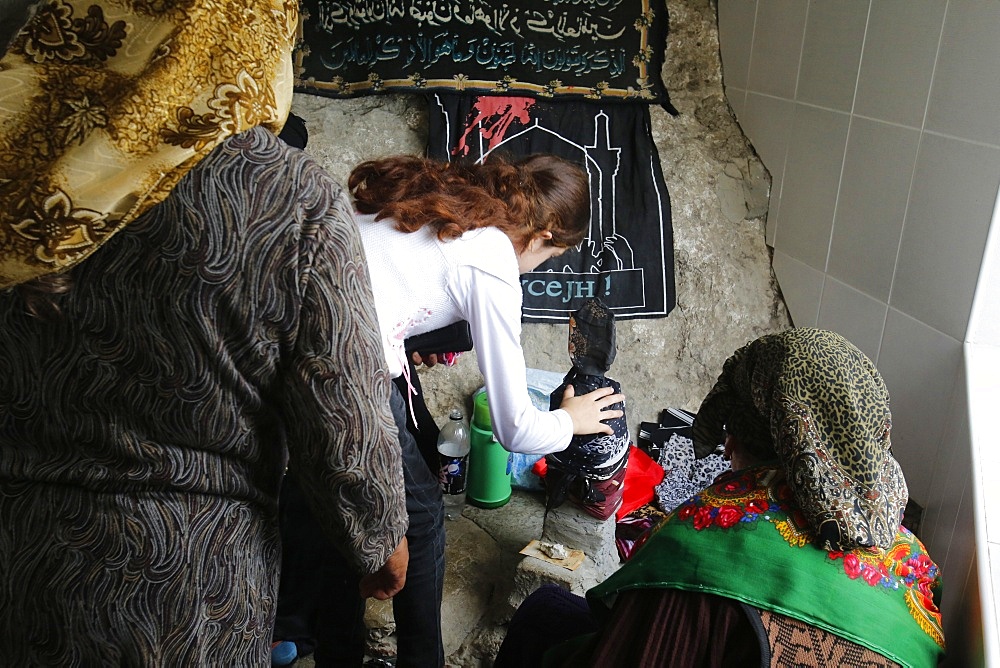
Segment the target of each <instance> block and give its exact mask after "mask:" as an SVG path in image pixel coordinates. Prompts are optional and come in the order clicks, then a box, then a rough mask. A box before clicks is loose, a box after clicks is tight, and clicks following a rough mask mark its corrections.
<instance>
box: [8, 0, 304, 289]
mask: <svg viewBox="0 0 1000 668" xmlns="http://www.w3.org/2000/svg"><path fill="white" fill-rule="evenodd" d="M297 7H298V3H297V2H296V1H295V0H177V1H176V2H165V1H164V0H57V1H55V2H51V3H46V4H45V5H43V6H42V7H41V8H39V9H38V11H37V12H36V13H35V15H34V16H33V17H32V19H31V20H30V21H29V22H28V23H27V24H26V26H25V27H24V28H23V30H22V31H21V32H20V34H19V35H18V36H17V37H16V38H15V39H14V41H13V43H12V44H11V47H10V48H9V49H8V50H7V52H6V54H4V56H3V58H2V60H0V288H5V287H9V286H12V285H17V284H19V283H23V282H25V281H28V280H31V279H32V278H36V277H38V276H42V275H45V274H50V273H57V272H61V271H63V270H65V269H67V268H69V267H71V266H73V265H75V264H76V263H78V262H80V261H81V260H83V259H84V258H86V257H87V256H89V255H90V254H91V253H93V252H94V250H95V249H96V248H97V247H99V246H100V245H101V244H102V243H104V242H105V241H106V240H107V239H108V238H109V237H111V236H112V235H113V234H115V233H116V232H117V231H119V230H121V229H122V228H123V227H124V226H125V225H127V224H128V223H129V222H131V221H132V220H134V219H135V218H136V217H137V216H139V215H141V214H142V213H143V212H144V211H146V210H148V209H149V208H150V207H152V206H153V205H155V204H157V203H158V202H161V201H162V200H163V199H164V198H165V197H166V196H167V194H168V193H169V192H170V189H171V188H173V187H174V185H175V184H176V183H177V182H178V181H179V180H180V178H181V177H182V176H183V175H184V174H185V173H186V172H187V171H188V170H190V169H191V168H192V167H193V166H194V165H195V164H197V163H198V161H199V160H201V159H202V158H204V157H205V156H207V155H208V153H209V152H210V151H211V150H212V148H213V147H215V146H217V145H218V144H219V143H220V142H221V141H222V140H224V139H225V138H226V137H229V136H232V135H235V134H238V133H240V132H242V131H244V130H247V129H249V128H252V127H254V126H257V125H265V126H268V127H269V128H270V129H272V130H274V131H277V130H280V128H281V124H282V123H283V122H284V119H285V117H286V115H287V113H288V110H289V108H290V106H291V96H292V80H293V76H292V62H291V50H292V45H293V42H294V34H295V30H296V26H297V12H298V9H297Z"/></svg>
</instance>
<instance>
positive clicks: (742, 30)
mask: <svg viewBox="0 0 1000 668" xmlns="http://www.w3.org/2000/svg"><path fill="white" fill-rule="evenodd" d="M756 13H757V4H756V3H753V2H724V3H722V4H720V5H719V52H720V54H721V56H722V77H723V79H724V80H725V82H726V85H727V86H733V87H734V88H741V89H746V87H747V73H748V72H749V71H750V44H751V43H752V42H753V24H754V18H755V15H756Z"/></svg>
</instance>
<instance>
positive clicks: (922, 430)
mask: <svg viewBox="0 0 1000 668" xmlns="http://www.w3.org/2000/svg"><path fill="white" fill-rule="evenodd" d="M961 363H962V344H961V342H959V341H957V340H955V339H953V338H951V337H950V336H948V335H946V334H942V333H941V332H939V331H937V330H935V329H933V328H931V327H928V326H927V325H925V324H924V323H922V322H920V321H919V320H915V319H914V318H911V317H910V316H908V315H906V314H904V313H901V312H899V311H897V310H896V309H893V308H890V309H889V314H888V316H887V317H886V322H885V334H884V335H883V338H882V347H881V349H880V351H879V356H878V369H879V371H880V372H881V373H882V377H883V378H884V379H885V383H886V386H887V387H888V388H889V397H890V402H891V404H890V405H891V408H892V415H893V421H892V442H893V452H894V453H895V455H896V459H898V460H899V463H900V465H902V467H903V472H904V473H905V474H906V480H907V482H908V483H909V487H910V496H912V497H913V498H914V499H915V500H916V501H917V503H920V504H926V503H927V499H928V497H929V496H930V487H931V484H932V479H933V478H934V473H935V468H934V463H935V461H936V459H937V449H938V446H939V445H940V443H941V436H942V434H943V433H944V431H945V428H946V423H947V420H948V418H949V415H950V408H951V401H952V394H953V393H954V391H955V384H956V382H957V381H958V377H959V376H958V373H959V368H960V365H961Z"/></svg>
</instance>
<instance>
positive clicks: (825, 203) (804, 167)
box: [774, 104, 851, 278]
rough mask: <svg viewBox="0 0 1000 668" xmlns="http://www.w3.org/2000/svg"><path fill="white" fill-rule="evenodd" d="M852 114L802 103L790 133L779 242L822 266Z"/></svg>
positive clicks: (814, 265) (776, 241)
mask: <svg viewBox="0 0 1000 668" xmlns="http://www.w3.org/2000/svg"><path fill="white" fill-rule="evenodd" d="M850 119H851V117H850V115H849V114H845V113H843V112H839V111H831V110H829V109H821V108H818V107H810V106H807V105H803V104H799V105H796V107H795V116H794V119H793V121H792V128H791V132H790V135H789V138H788V155H787V156H786V157H785V170H784V177H783V179H782V186H781V210H780V213H779V216H778V223H777V230H776V232H775V238H774V247H775V248H780V249H781V250H783V251H785V252H786V253H788V254H789V255H791V256H792V257H794V258H797V259H798V260H800V261H801V262H805V263H806V264H808V265H809V266H810V267H812V268H813V269H818V270H819V271H825V270H826V258H827V252H828V250H829V246H830V233H831V232H832V230H833V214H834V208H835V206H836V203H837V188H838V187H839V186H840V172H841V169H842V167H843V164H844V151H845V149H846V146H847V127H848V124H849V123H850ZM779 278H780V277H779Z"/></svg>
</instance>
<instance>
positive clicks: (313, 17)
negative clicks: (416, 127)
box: [295, 0, 669, 108]
mask: <svg viewBox="0 0 1000 668" xmlns="http://www.w3.org/2000/svg"><path fill="white" fill-rule="evenodd" d="M654 4H655V9H654ZM300 7H301V14H302V22H301V28H300V38H301V39H300V46H299V48H298V49H297V51H296V58H295V63H296V89H297V90H299V91H301V92H306V93H315V94H319V95H327V96H330V97H349V96H353V95H363V94H373V93H387V92H396V93H403V92H434V91H468V92H474V93H476V94H480V95H527V96H532V97H538V98H549V99H555V98H570V99H574V98H575V99H592V100H602V101H628V102H645V103H657V104H663V105H665V106H667V107H668V108H669V100H668V97H667V92H666V90H665V88H664V86H663V82H662V80H661V78H660V70H661V68H662V66H663V58H664V51H665V49H666V35H667V11H666V7H665V5H664V4H663V3H662V1H660V2H655V3H653V2H651V0H300Z"/></svg>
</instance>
